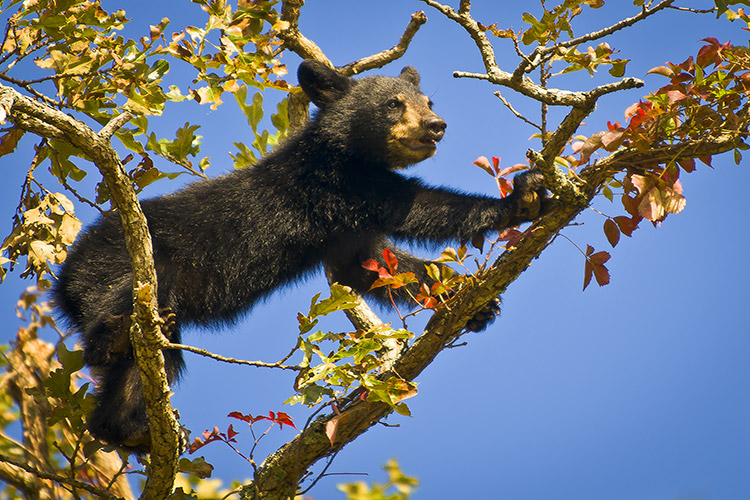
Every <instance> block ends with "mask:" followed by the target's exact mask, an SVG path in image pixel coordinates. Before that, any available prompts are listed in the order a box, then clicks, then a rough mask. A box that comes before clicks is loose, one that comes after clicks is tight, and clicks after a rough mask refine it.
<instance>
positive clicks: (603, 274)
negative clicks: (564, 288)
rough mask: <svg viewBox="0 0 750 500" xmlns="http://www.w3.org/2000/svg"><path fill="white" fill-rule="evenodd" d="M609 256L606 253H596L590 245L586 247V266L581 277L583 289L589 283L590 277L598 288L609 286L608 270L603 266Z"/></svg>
mask: <svg viewBox="0 0 750 500" xmlns="http://www.w3.org/2000/svg"><path fill="white" fill-rule="evenodd" d="M610 257H611V256H610V255H609V253H608V252H596V253H594V248H593V247H592V246H591V245H587V246H586V266H585V269H584V275H583V289H584V290H586V287H587V286H589V284H590V283H591V277H592V276H593V277H594V278H596V282H597V284H598V285H599V286H604V285H608V284H609V270H608V269H607V267H606V266H605V265H604V263H605V262H607V261H608V260H609V258H610Z"/></svg>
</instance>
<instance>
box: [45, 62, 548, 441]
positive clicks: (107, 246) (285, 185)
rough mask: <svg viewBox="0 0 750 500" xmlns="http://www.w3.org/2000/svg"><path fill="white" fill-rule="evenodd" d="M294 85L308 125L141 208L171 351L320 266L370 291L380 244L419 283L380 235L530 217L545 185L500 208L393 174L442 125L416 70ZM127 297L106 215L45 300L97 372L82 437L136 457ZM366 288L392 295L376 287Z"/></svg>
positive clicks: (326, 73) (521, 189)
mask: <svg viewBox="0 0 750 500" xmlns="http://www.w3.org/2000/svg"><path fill="white" fill-rule="evenodd" d="M298 77H299V81H300V84H301V86H302V88H303V90H304V91H305V93H306V94H307V95H308V96H309V97H310V99H311V100H312V101H313V102H314V103H315V104H316V105H317V107H318V108H319V111H318V112H317V114H316V115H315V117H314V119H313V120H312V121H311V122H310V123H309V124H308V125H307V126H306V127H304V128H303V129H302V130H300V131H299V132H298V133H296V134H295V135H293V136H292V137H290V138H289V139H288V140H286V141H285V142H284V143H283V144H281V145H280V146H278V147H277V148H276V149H275V150H274V151H273V152H272V153H270V154H269V155H268V156H266V157H265V158H263V159H262V160H261V161H260V162H259V163H258V164H257V165H255V166H253V167H251V168H246V169H242V170H236V171H234V172H231V173H229V174H227V175H224V176H222V177H218V178H215V179H211V180H208V181H199V182H196V183H194V184H192V185H190V186H188V187H187V188H185V189H183V190H181V191H179V192H177V193H174V194H170V195H167V196H163V197H160V198H155V199H151V200H146V201H144V202H143V203H142V206H143V210H144V212H145V214H146V217H147V219H148V225H149V229H150V231H151V235H152V237H153V244H154V260H155V263H156V271H157V274H158V279H159V296H158V300H159V305H160V307H162V308H164V309H165V310H169V311H171V313H172V314H173V316H172V319H173V321H174V323H173V324H172V326H171V328H169V331H168V334H169V336H170V338H171V340H172V341H173V342H179V341H180V326H181V325H184V324H196V325H216V324H222V323H227V322H231V321H233V320H235V319H236V318H237V317H238V316H239V315H241V314H242V313H244V312H245V311H247V310H248V309H249V308H250V307H251V306H252V305H253V304H254V303H255V302H256V301H257V300H258V299H260V298H262V297H264V296H266V295H268V294H270V293H271V292H273V291H274V290H275V289H276V288H278V287H280V286H282V285H284V284H286V283H289V282H292V281H295V280H297V279H299V278H300V277H302V276H303V275H305V274H306V273H309V272H311V271H313V270H316V269H318V268H319V267H320V265H321V263H323V264H325V265H326V266H327V268H328V270H329V272H330V273H331V274H332V276H333V278H334V279H335V280H336V281H339V282H340V283H342V284H346V285H349V286H351V287H353V288H354V289H355V290H357V291H359V292H367V291H368V289H369V287H370V285H371V284H372V282H373V280H374V279H375V277H376V276H375V273H373V272H371V271H367V270H365V269H363V268H362V266H361V264H362V262H363V261H365V260H367V259H370V258H379V257H380V255H381V253H382V251H383V250H384V249H385V248H386V247H389V248H391V249H392V250H393V251H394V252H395V253H396V255H397V256H398V260H399V271H411V272H414V273H415V274H416V275H417V278H418V279H419V280H421V281H425V282H428V281H430V280H429V278H428V276H427V274H426V272H425V268H424V264H425V261H423V260H422V259H419V258H417V257H414V256H412V255H410V254H408V253H406V252H403V251H400V250H398V249H396V248H394V247H393V245H392V244H391V243H390V242H389V241H388V240H387V239H386V238H387V237H390V238H394V239H408V240H413V241H418V242H424V243H444V242H447V241H450V240H458V239H470V238H472V237H474V236H476V235H478V234H483V233H485V232H486V231H490V230H493V229H502V228H505V227H508V226H512V225H516V224H518V223H521V222H524V221H528V220H531V219H532V218H534V217H536V216H537V214H538V212H539V210H540V204H541V202H542V201H543V199H544V197H545V191H544V188H543V186H542V179H541V176H540V175H539V174H538V173H535V172H529V173H526V174H523V175H521V176H519V177H517V178H516V190H515V191H514V193H513V194H512V195H510V196H509V197H507V198H505V199H494V198H489V197H484V196H473V195H467V194H461V193H458V192H456V191H452V190H448V189H442V188H432V187H427V186H425V185H423V184H422V183H421V182H420V181H418V180H416V179H410V178H406V177H404V176H402V175H401V174H399V173H398V172H396V171H395V170H396V169H398V168H402V167H405V166H407V165H410V164H413V163H417V162H419V161H421V160H423V159H425V158H428V157H430V156H432V154H433V153H434V151H435V144H436V142H437V141H439V140H440V139H441V138H442V136H443V132H444V130H445V122H444V121H443V120H442V119H441V118H440V117H439V116H437V115H436V114H435V113H433V112H432V110H431V109H430V103H429V100H428V99H427V98H426V97H425V96H424V95H423V94H422V93H421V92H420V90H419V74H418V73H417V71H416V70H415V69H414V68H411V67H407V68H404V71H403V72H402V73H401V75H400V76H399V77H398V78H389V77H383V76H374V77H367V78H362V79H360V80H353V79H349V78H345V77H342V76H339V75H338V74H337V73H335V72H334V71H332V70H330V69H328V68H327V67H325V66H323V65H322V64H319V63H316V62H311V61H306V62H304V63H302V65H301V66H300V68H299V72H298ZM131 288H132V274H131V268H130V260H129V257H128V253H127V251H126V248H125V243H124V239H123V230H122V227H121V223H120V220H119V217H116V216H114V217H113V216H110V217H105V218H102V219H100V220H99V221H98V222H96V223H95V224H94V225H93V226H92V227H90V228H89V229H88V230H87V231H86V232H85V233H84V234H82V235H81V237H80V238H79V240H78V241H77V242H76V244H75V245H74V246H73V248H72V249H71V251H70V254H69V256H68V259H67V261H66V262H65V264H64V266H63V267H62V270H61V272H60V279H59V282H58V283H57V285H56V287H55V290H54V298H55V301H56V304H57V306H58V308H59V310H60V311H61V312H62V313H63V314H64V316H66V317H67V318H68V319H69V320H70V322H71V323H72V325H73V326H74V327H75V328H76V329H77V330H79V331H80V332H82V334H83V339H84V356H85V360H86V363H87V364H88V365H89V366H90V367H91V368H92V372H93V373H94V375H95V376H96V377H97V378H98V382H99V387H98V389H97V398H98V405H97V407H96V409H95V410H94V412H93V413H92V415H90V417H89V427H90V429H91V431H92V433H93V434H94V435H95V436H97V437H99V438H101V439H103V440H105V441H107V442H109V443H111V444H115V445H120V446H124V447H128V448H131V449H134V450H137V451H146V450H147V449H148V427H147V421H146V414H145V408H144V404H143V399H142V394H141V388H140V385H141V384H140V378H139V375H138V370H137V367H136V366H135V363H134V360H133V355H132V351H131V348H130V343H129V340H128V325H129V316H130V314H131V311H132V304H131ZM373 294H374V295H375V297H376V298H379V299H381V300H385V298H386V297H385V296H384V295H383V294H384V292H383V291H382V290H376V291H374V292H373ZM379 294H380V295H379ZM399 298H400V299H404V297H399ZM497 311H498V304H497V303H493V304H490V305H489V306H488V310H487V311H485V312H484V313H483V315H479V316H478V317H477V318H476V319H477V321H474V322H473V323H472V324H471V325H470V327H471V328H472V329H481V328H484V327H485V326H486V325H487V323H488V322H490V321H491V320H492V318H493V317H494V314H495V313H496V312H497ZM488 312H489V314H488ZM164 355H165V358H166V364H167V372H168V375H169V380H170V382H174V381H175V380H176V379H177V378H178V376H179V374H180V372H181V371H182V369H183V367H184V362H183V359H182V353H181V351H178V350H168V351H165V352H164Z"/></svg>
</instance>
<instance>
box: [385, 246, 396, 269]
mask: <svg viewBox="0 0 750 500" xmlns="http://www.w3.org/2000/svg"><path fill="white" fill-rule="evenodd" d="M383 258H384V259H385V263H386V264H387V265H388V270H389V271H390V273H391V274H396V271H397V270H398V259H397V258H396V255H395V254H394V253H393V252H391V250H390V248H386V249H385V250H383Z"/></svg>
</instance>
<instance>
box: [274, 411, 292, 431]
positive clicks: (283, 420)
mask: <svg viewBox="0 0 750 500" xmlns="http://www.w3.org/2000/svg"><path fill="white" fill-rule="evenodd" d="M269 414H270V415H273V412H270V413H269ZM271 420H273V422H274V423H276V424H279V427H281V428H283V427H284V426H285V425H289V426H292V427H294V428H295V429H296V428H297V427H295V425H294V421H293V419H292V417H290V416H289V415H288V414H286V413H284V412H283V411H280V412H278V413H277V414H276V418H272V419H271Z"/></svg>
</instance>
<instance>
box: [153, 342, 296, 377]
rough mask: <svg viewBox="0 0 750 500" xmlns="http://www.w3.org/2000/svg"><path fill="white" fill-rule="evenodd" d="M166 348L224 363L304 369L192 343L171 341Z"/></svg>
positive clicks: (281, 362)
mask: <svg viewBox="0 0 750 500" xmlns="http://www.w3.org/2000/svg"><path fill="white" fill-rule="evenodd" d="M164 349H180V350H183V351H188V352H192V353H194V354H199V355H201V356H205V357H207V358H211V359H215V360H217V361H222V362H224V363H233V364H236V365H247V366H259V367H262V368H280V369H282V370H296V371H300V370H302V368H301V367H299V366H294V365H285V364H283V362H284V361H283V360H282V361H279V362H278V363H264V362H263V361H247V360H244V359H237V358H228V357H226V356H222V355H220V354H214V353H212V352H209V351H207V350H205V349H201V348H199V347H193V346H191V345H185V344H171V343H170V344H168V345H166V346H164Z"/></svg>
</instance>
